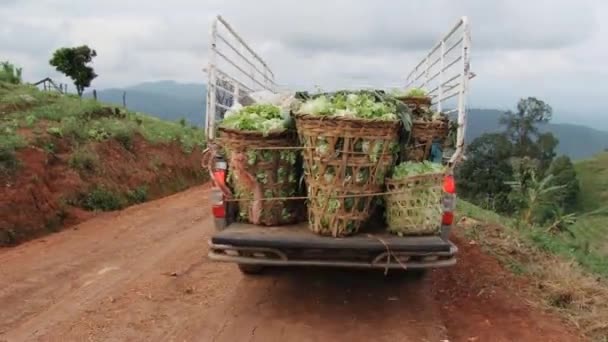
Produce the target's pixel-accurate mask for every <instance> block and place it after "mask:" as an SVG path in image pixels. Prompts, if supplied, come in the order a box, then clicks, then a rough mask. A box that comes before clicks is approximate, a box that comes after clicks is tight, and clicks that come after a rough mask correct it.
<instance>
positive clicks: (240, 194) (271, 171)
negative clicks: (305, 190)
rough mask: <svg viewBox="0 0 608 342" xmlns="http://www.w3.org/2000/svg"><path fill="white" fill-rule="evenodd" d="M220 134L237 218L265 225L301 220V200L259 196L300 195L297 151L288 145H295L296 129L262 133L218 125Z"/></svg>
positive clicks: (302, 203)
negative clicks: (237, 208) (226, 157)
mask: <svg viewBox="0 0 608 342" xmlns="http://www.w3.org/2000/svg"><path fill="white" fill-rule="evenodd" d="M219 137H220V140H221V142H222V145H223V146H224V149H225V150H226V154H227V156H228V163H229V164H230V172H229V179H230V182H231V184H232V185H233V188H234V190H235V198H236V199H237V200H238V206H239V217H240V219H242V220H245V221H247V222H250V223H253V224H259V225H266V226H275V225H281V224H291V223H295V222H297V221H298V220H300V219H301V218H302V214H303V211H304V201H303V200H281V199H277V200H262V199H264V198H273V197H293V196H296V195H299V191H298V189H299V180H300V176H301V168H300V167H299V165H300V163H301V159H300V153H299V151H298V150H297V149H293V148H290V147H296V146H298V142H297V136H296V135H295V132H284V133H271V134H269V135H267V136H263V135H262V134H261V133H259V132H249V131H238V130H231V129H225V128H219ZM281 147H283V148H285V149H281Z"/></svg>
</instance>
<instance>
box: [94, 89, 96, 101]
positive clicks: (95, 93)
mask: <svg viewBox="0 0 608 342" xmlns="http://www.w3.org/2000/svg"><path fill="white" fill-rule="evenodd" d="M93 98H94V99H95V101H97V89H93Z"/></svg>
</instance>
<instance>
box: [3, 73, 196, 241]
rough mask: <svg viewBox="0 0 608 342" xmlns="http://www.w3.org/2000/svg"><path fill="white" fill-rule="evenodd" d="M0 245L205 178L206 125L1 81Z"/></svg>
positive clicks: (172, 191) (189, 184) (168, 192)
mask: <svg viewBox="0 0 608 342" xmlns="http://www.w3.org/2000/svg"><path fill="white" fill-rule="evenodd" d="M0 132H1V133H2V134H1V135H0V184H2V187H1V188H0V245H3V244H12V243H17V242H20V241H23V240H25V239H29V238H31V237H33V236H38V235H43V234H45V233H48V232H51V231H56V230H57V229H60V228H62V227H64V226H66V225H70V224H73V223H76V222H79V221H81V220H83V219H85V218H87V217H89V216H91V215H92V214H93V213H94V212H96V211H105V210H115V209H120V208H123V207H125V206H128V205H131V204H134V203H139V202H143V201H146V200H148V199H152V198H158V197H162V196H165V195H167V194H171V193H174V192H177V191H180V190H183V189H185V188H186V187H189V186H191V185H194V184H199V183H201V182H202V181H203V180H204V179H205V176H206V175H205V172H204V171H203V170H202V169H201V168H200V160H201V152H202V147H203V146H204V138H203V132H202V130H200V129H197V128H193V127H190V126H188V125H181V124H179V123H177V122H167V121H162V120H160V119H158V118H155V117H151V116H148V115H145V114H141V113H136V112H131V111H127V110H124V109H119V108H115V107H111V106H108V105H105V104H103V103H100V102H96V101H94V100H91V99H83V100H81V99H79V98H78V97H76V96H73V95H60V94H58V93H55V92H42V91H39V90H38V89H36V88H34V87H30V86H22V85H13V84H8V83H0Z"/></svg>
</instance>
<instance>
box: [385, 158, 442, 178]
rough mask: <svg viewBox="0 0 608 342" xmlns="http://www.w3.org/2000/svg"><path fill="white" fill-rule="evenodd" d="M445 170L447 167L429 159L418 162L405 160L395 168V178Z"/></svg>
mask: <svg viewBox="0 0 608 342" xmlns="http://www.w3.org/2000/svg"><path fill="white" fill-rule="evenodd" d="M441 172H445V167H444V166H443V165H441V164H438V163H431V162H429V161H427V160H425V161H423V162H421V163H417V162H403V163H401V164H399V165H397V166H395V169H394V170H393V179H403V178H407V177H411V176H419V175H424V174H431V173H441Z"/></svg>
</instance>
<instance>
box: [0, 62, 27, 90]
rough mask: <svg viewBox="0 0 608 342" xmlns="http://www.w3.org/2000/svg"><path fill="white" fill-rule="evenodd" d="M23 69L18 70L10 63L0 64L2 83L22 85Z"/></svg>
mask: <svg viewBox="0 0 608 342" xmlns="http://www.w3.org/2000/svg"><path fill="white" fill-rule="evenodd" d="M22 71H23V68H18V67H16V66H15V65H13V64H12V63H10V62H8V61H4V62H0V82H7V83H10V84H21V81H22V80H21V74H22Z"/></svg>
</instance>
